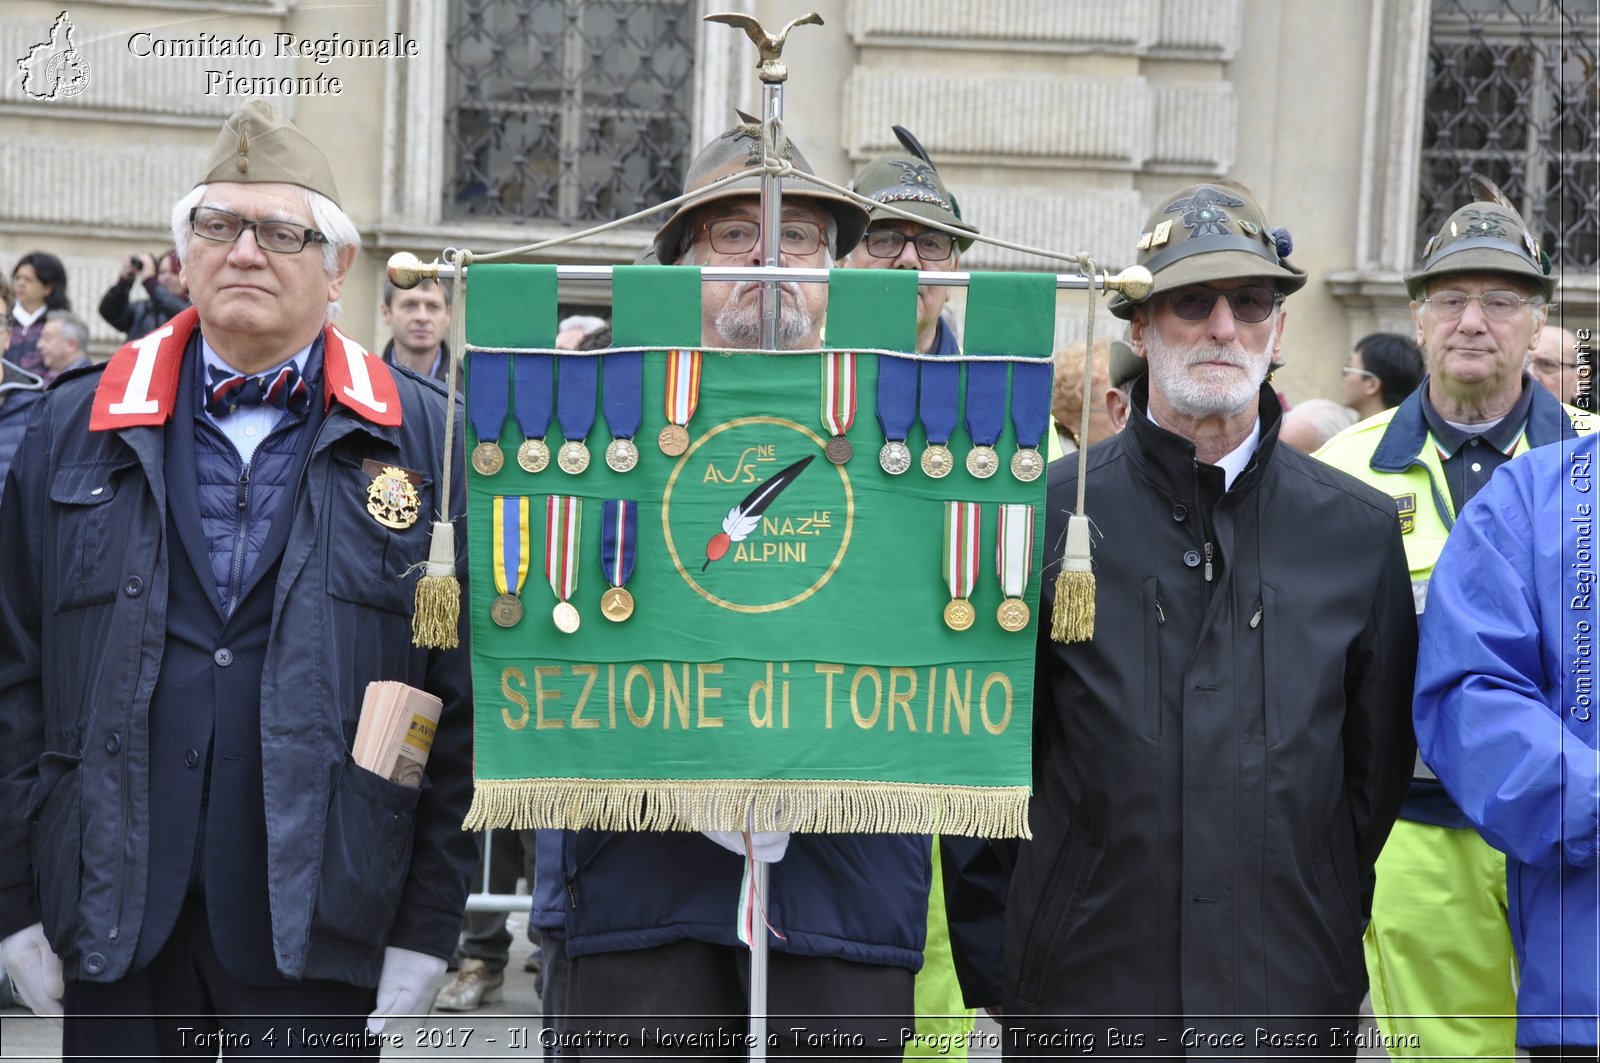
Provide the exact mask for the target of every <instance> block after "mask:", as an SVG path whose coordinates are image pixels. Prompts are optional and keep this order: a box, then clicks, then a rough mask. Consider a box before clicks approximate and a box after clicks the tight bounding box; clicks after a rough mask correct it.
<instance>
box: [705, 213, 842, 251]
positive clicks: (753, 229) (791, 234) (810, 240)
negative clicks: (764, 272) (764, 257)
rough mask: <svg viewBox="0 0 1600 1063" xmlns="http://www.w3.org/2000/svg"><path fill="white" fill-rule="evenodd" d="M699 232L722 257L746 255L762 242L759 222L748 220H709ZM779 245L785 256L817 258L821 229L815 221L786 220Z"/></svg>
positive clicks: (820, 244)
mask: <svg viewBox="0 0 1600 1063" xmlns="http://www.w3.org/2000/svg"><path fill="white" fill-rule="evenodd" d="M699 231H700V232H705V233H707V234H708V235H709V236H710V237H711V249H712V250H713V251H715V252H716V253H717V254H719V255H743V254H746V253H748V252H749V251H751V250H753V249H754V248H755V246H756V244H757V243H758V242H760V240H761V225H760V223H758V222H754V221H750V220H748V219H746V218H719V219H718V220H716V221H708V222H706V223H705V224H704V225H702V226H700V230H699ZM697 235H698V233H697ZM778 243H779V245H780V246H781V247H782V249H783V254H785V255H795V256H803V255H814V254H816V253H817V250H818V249H819V248H821V247H822V226H820V225H818V224H817V223H816V222H814V221H794V220H786V221H784V222H782V223H780V225H779V227H778Z"/></svg>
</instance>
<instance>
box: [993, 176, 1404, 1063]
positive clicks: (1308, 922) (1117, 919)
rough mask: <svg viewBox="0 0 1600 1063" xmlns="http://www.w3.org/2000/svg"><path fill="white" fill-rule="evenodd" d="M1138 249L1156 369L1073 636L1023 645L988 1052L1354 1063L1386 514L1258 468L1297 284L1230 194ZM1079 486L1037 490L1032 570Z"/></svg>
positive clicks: (1391, 591) (1399, 744) (1395, 582)
mask: <svg viewBox="0 0 1600 1063" xmlns="http://www.w3.org/2000/svg"><path fill="white" fill-rule="evenodd" d="M1138 246H1139V249H1140V254H1139V261H1140V262H1141V264H1144V265H1145V266H1146V267H1147V268H1149V269H1150V270H1151V271H1152V273H1153V274H1154V276H1155V287H1154V294H1153V295H1152V297H1151V298H1150V300H1149V301H1148V302H1145V303H1142V304H1139V305H1133V304H1131V303H1128V302H1127V301H1126V300H1123V299H1122V298H1121V297H1120V296H1114V297H1113V299H1112V312H1113V313H1115V314H1117V315H1118V316H1119V317H1122V318H1124V319H1126V320H1128V321H1129V322H1130V328H1131V332H1130V339H1131V344H1132V348H1133V351H1134V353H1135V354H1136V355H1137V356H1138V357H1141V358H1143V359H1144V360H1145V361H1146V362H1147V363H1148V365H1149V373H1148V377H1147V379H1144V380H1140V381H1139V382H1137V383H1136V384H1135V385H1134V390H1133V409H1132V412H1131V415H1130V418H1129V422H1128V426H1127V428H1126V430H1124V431H1123V432H1122V433H1121V434H1119V435H1117V436H1114V437H1113V438H1111V439H1109V440H1106V441H1105V442H1103V443H1100V444H1098V445H1096V446H1095V447H1092V448H1091V449H1090V450H1089V452H1088V458H1087V460H1088V470H1089V477H1090V491H1089V493H1088V497H1089V499H1090V500H1092V511H1091V513H1090V516H1091V517H1092V520H1093V528H1094V533H1093V559H1094V572H1095V576H1096V579H1097V581H1098V588H1097V591H1096V594H1095V607H1096V609H1097V616H1096V618H1095V623H1094V634H1093V637H1092V639H1090V640H1088V641H1080V642H1073V643H1069V644H1062V643H1060V642H1056V641H1052V640H1051V639H1050V637H1049V635H1048V633H1047V632H1048V630H1049V625H1048V624H1046V625H1041V631H1042V632H1044V634H1042V635H1041V642H1040V646H1039V665H1038V676H1039V682H1038V696H1037V702H1036V708H1035V718H1034V798H1033V807H1032V810H1031V823H1032V826H1033V830H1034V839H1033V841H1032V842H1031V843H1025V844H1023V845H1022V846H1021V847H1020V851H1019V853H1018V857H1017V864H1016V868H1015V871H1014V873H1013V877H1012V883H1011V890H1010V895H1009V900H1008V904H1007V911H1006V920H1005V946H1004V948H1005V977H1004V984H1003V989H1002V1004H1003V1006H1004V1010H1005V1022H1004V1025H1005V1027H1006V1046H1005V1047H1006V1052H1007V1054H1008V1055H1009V1056H1030V1055H1049V1054H1052V1053H1061V1052H1063V1051H1069V1052H1071V1051H1081V1050H1083V1049H1084V1048H1085V1047H1086V1046H1089V1045H1092V1046H1093V1051H1095V1052H1096V1053H1104V1052H1107V1051H1109V1052H1112V1053H1118V1052H1128V1053H1134V1054H1139V1055H1162V1054H1169V1053H1170V1054H1181V1053H1184V1052H1205V1053H1210V1054H1229V1055H1244V1056H1263V1055H1265V1056H1284V1055H1294V1054H1317V1055H1332V1056H1340V1055H1346V1056H1353V1055H1354V1054H1355V1051H1356V1047H1357V1046H1356V1041H1355V1022H1356V1019H1355V1016H1356V1011H1357V1008H1358V1006H1359V1005H1360V1002H1361V998H1362V995H1363V993H1364V991H1365V988H1366V979H1365V973H1364V970H1363V967H1362V959H1361V927H1362V919H1363V910H1364V907H1365V904H1366V898H1367V897H1368V896H1369V895H1370V891H1371V887H1372V867H1373V862H1374V860H1376V858H1377V855H1378V851H1379V849H1380V848H1381V847H1382V844H1383V840H1384V837H1385V836H1386V835H1387V834H1388V831H1389V827H1390V825H1391V823H1392V822H1393V820H1394V816H1395V813H1396V811H1397V810H1398V808H1399V804H1400V800H1401V798H1402V797H1403V795H1404V793H1405V785H1406V778H1407V776H1408V775H1409V774H1410V765H1411V758H1412V755H1413V750H1414V743H1413V740H1412V736H1411V726H1410V713H1409V708H1410V693H1411V676H1412V668H1413V663H1414V659H1415V652H1416V625H1415V620H1414V618H1413V616H1412V610H1411V594H1410V586H1409V584H1408V582H1407V578H1406V564H1405V556H1404V553H1403V551H1402V549H1401V544H1400V533H1399V527H1398V525H1397V523H1396V519H1395V510H1394V503H1393V502H1392V501H1391V500H1390V499H1388V498H1387V497H1385V496H1383V495H1381V494H1378V493H1377V492H1375V491H1372V490H1371V489H1369V488H1367V487H1365V486H1363V485H1361V484H1360V483H1358V482H1356V481H1355V480H1353V479H1351V478H1349V477H1347V476H1344V475H1342V474H1340V473H1337V472H1335V471H1334V470H1331V469H1329V468H1327V467H1325V466H1323V465H1322V464H1320V463H1318V462H1316V461H1314V460H1312V459H1311V458H1309V457H1306V456H1305V455H1302V454H1299V453H1297V452H1295V451H1294V450H1292V449H1291V448H1289V447H1286V446H1281V445H1279V443H1278V438H1277V436H1278V428H1279V424H1280V422H1281V420H1282V414H1281V412H1280V406H1279V403H1278V400H1277V395H1276V393H1275V392H1274V391H1273V390H1272V387H1271V386H1270V385H1269V384H1267V383H1265V377H1266V376H1267V372H1268V368H1269V366H1270V365H1271V364H1272V363H1273V362H1274V360H1275V358H1276V355H1277V352H1278V350H1279V347H1280V344H1281V340H1282V332H1283V323H1284V316H1285V315H1284V310H1283V307H1282V300H1283V298H1284V296H1286V295H1288V294H1289V293H1292V292H1294V291H1297V290H1298V289H1299V288H1300V287H1301V286H1302V285H1303V284H1304V283H1305V275H1304V273H1302V272H1301V271H1300V270H1297V269H1295V268H1294V267H1292V266H1290V265H1288V264H1287V262H1285V261H1284V260H1285V259H1286V258H1287V256H1288V253H1289V240H1288V236H1287V234H1285V233H1283V232H1282V231H1281V230H1278V231H1276V232H1274V231H1273V230H1272V229H1271V228H1270V227H1269V226H1268V224H1267V221H1266V219H1265V218H1264V217H1263V214H1262V211H1261V209H1260V208H1259V207H1258V206H1257V205H1256V203H1255V202H1254V201H1253V198H1252V197H1251V195H1250V193H1249V192H1248V191H1247V190H1246V189H1244V188H1243V187H1242V186H1239V185H1235V184H1231V183H1226V184H1219V185H1201V186H1194V187H1190V188H1186V189H1183V190H1182V191H1180V192H1178V193H1177V194H1176V195H1173V196H1171V197H1169V198H1168V199H1167V200H1166V201H1165V202H1163V203H1162V204H1160V206H1158V207H1157V209H1156V211H1155V212H1154V214H1153V216H1152V217H1151V219H1150V222H1149V224H1148V225H1147V227H1146V230H1145V232H1144V233H1143V234H1142V235H1141V237H1140V238H1139V244H1138ZM1078 468H1079V466H1078V462H1077V461H1076V460H1073V459H1068V460H1066V461H1058V462H1056V463H1055V464H1053V465H1052V466H1051V468H1050V482H1049V515H1048V520H1047V525H1046V537H1045V542H1046V544H1047V546H1046V549H1047V550H1058V549H1060V544H1061V543H1062V541H1063V539H1064V537H1065V531H1066V526H1067V518H1068V516H1069V515H1070V512H1071V510H1072V508H1073V505H1074V501H1075V499H1076V496H1077V477H1078ZM1059 564H1060V559H1059V558H1057V559H1056V560H1055V562H1054V563H1052V564H1051V565H1050V566H1049V567H1048V568H1047V570H1046V572H1045V579H1044V587H1045V592H1044V604H1043V611H1042V614H1041V615H1042V616H1050V615H1051V613H1052V610H1053V609H1054V608H1056V607H1057V603H1056V601H1055V595H1054V593H1053V592H1052V586H1053V584H1054V582H1055V581H1054V579H1053V576H1054V575H1055V568H1056V567H1057V566H1058V565H1059Z"/></svg>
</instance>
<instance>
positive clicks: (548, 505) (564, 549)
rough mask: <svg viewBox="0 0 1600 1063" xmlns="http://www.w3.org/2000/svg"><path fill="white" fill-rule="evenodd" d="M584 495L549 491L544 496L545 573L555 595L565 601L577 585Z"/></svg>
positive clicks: (575, 589)
mask: <svg viewBox="0 0 1600 1063" xmlns="http://www.w3.org/2000/svg"><path fill="white" fill-rule="evenodd" d="M582 529H583V499H581V498H579V497H577V496H576V495H551V496H550V497H549V498H546V499H545V500H544V574H545V577H546V578H547V579H549V581H550V589H551V590H553V591H555V592H556V597H557V598H559V599H561V600H562V601H567V600H568V599H570V598H571V597H572V595H573V594H574V593H575V592H576V591H577V589H578V543H579V542H580V539H579V535H580V533H581V532H582Z"/></svg>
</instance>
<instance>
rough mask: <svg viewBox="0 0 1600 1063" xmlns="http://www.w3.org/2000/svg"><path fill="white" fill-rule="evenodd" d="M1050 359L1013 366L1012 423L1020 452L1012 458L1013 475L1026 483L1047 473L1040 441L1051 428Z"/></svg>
mask: <svg viewBox="0 0 1600 1063" xmlns="http://www.w3.org/2000/svg"><path fill="white" fill-rule="evenodd" d="M1051 369H1052V363H1051V360H1050V359H1049V358H1028V359H1024V360H1022V361H1018V362H1014V363H1012V366H1011V424H1012V426H1013V427H1015V428H1016V430H1017V452H1016V453H1015V454H1013V455H1011V475H1012V476H1015V477H1016V478H1017V479H1018V480H1021V481H1022V482H1023V483H1029V482H1031V481H1033V480H1037V479H1038V478H1039V475H1040V474H1041V473H1043V472H1044V465H1045V461H1044V455H1042V454H1040V453H1039V441H1040V440H1042V439H1043V438H1044V432H1045V429H1046V428H1048V427H1049V426H1050V375H1051Z"/></svg>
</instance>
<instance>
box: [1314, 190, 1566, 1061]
mask: <svg viewBox="0 0 1600 1063" xmlns="http://www.w3.org/2000/svg"><path fill="white" fill-rule="evenodd" d="M1478 185H1479V192H1480V195H1481V196H1482V197H1483V198H1481V199H1480V200H1478V201H1477V202H1473V203H1469V204H1467V205H1466V206H1463V207H1461V208H1460V209H1459V210H1457V211H1456V212H1455V213H1453V214H1452V215H1450V217H1449V218H1448V219H1447V220H1446V221H1445V223H1444V226H1443V227H1442V228H1441V229H1440V230H1439V232H1438V233H1437V234H1435V235H1434V236H1433V238H1432V239H1430V240H1429V241H1428V242H1427V244H1426V245H1425V246H1424V248H1423V251H1422V268H1421V269H1419V270H1417V272H1415V273H1413V274H1411V275H1410V276H1408V277H1406V287H1407V289H1408V290H1409V291H1410V293H1411V299H1412V302H1411V313H1412V316H1413V317H1414V318H1415V319H1416V326H1417V342H1418V343H1419V344H1421V345H1422V348H1423V349H1424V350H1425V351H1426V352H1427V364H1428V369H1429V374H1428V376H1426V377H1424V378H1423V381H1422V383H1421V384H1420V385H1419V386H1418V387H1417V390H1416V391H1414V392H1413V393H1412V394H1411V395H1410V397H1409V398H1407V399H1406V400H1405V401H1404V402H1402V403H1401V404H1400V405H1399V406H1396V407H1395V408H1393V409H1391V410H1386V411H1385V412H1383V413H1380V414H1379V415H1377V416H1376V417H1371V418H1368V419H1367V420H1365V421H1362V422H1361V423H1360V424H1357V425H1355V426H1354V427H1352V428H1350V429H1348V430H1347V431H1345V432H1343V433H1341V434H1340V435H1338V436H1336V437H1335V438H1334V439H1332V440H1330V441H1329V443H1328V445H1327V446H1326V447H1324V448H1323V449H1322V450H1320V451H1319V452H1318V454H1317V456H1318V457H1320V458H1322V459H1323V460H1324V461H1326V462H1328V463H1329V464H1331V465H1333V466H1334V467H1336V468H1339V469H1342V470H1344V471H1345V472H1347V473H1350V474H1351V475H1353V476H1356V477H1358V478H1360V479H1362V480H1365V481H1366V482H1367V483H1369V484H1371V485H1372V486H1373V487H1375V488H1377V489H1378V490H1380V491H1382V492H1383V493H1384V494H1386V495H1388V496H1389V497H1390V498H1391V499H1392V500H1393V501H1392V502H1391V504H1392V505H1393V506H1395V507H1396V508H1397V509H1398V511H1399V513H1400V530H1401V531H1402V532H1403V533H1404V534H1403V535H1402V536H1401V538H1402V540H1403V541H1404V543H1405V546H1406V560H1407V561H1408V563H1409V565H1410V569H1411V583H1412V588H1413V594H1414V597H1415V603H1416V611H1417V613H1418V615H1421V614H1422V613H1423V611H1424V608H1425V607H1426V605H1427V596H1428V582H1429V580H1430V578H1431V577H1432V575H1433V566H1434V564H1435V562H1437V561H1438V559H1439V554H1440V551H1441V550H1442V549H1443V548H1444V544H1445V539H1446V537H1447V536H1448V535H1449V534H1450V531H1451V529H1452V528H1453V527H1454V526H1455V522H1456V516H1457V514H1459V513H1460V512H1461V510H1462V508H1463V507H1464V506H1465V505H1466V504H1467V501H1468V500H1469V499H1471V498H1472V497H1473V496H1474V495H1476V494H1477V493H1478V491H1479V490H1481V489H1482V488H1483V487H1484V486H1485V485H1486V484H1487V483H1488V482H1489V478H1490V476H1491V475H1493V473H1494V471H1495V470H1496V469H1497V468H1499V467H1500V466H1501V465H1503V464H1505V463H1506V462H1508V461H1510V460H1511V459H1512V458H1514V457H1516V456H1517V455H1519V454H1524V453H1526V452H1527V451H1528V450H1529V449H1531V448H1533V447H1541V446H1544V445H1546V444H1548V443H1556V442H1559V441H1561V440H1565V439H1571V438H1573V437H1574V436H1575V435H1577V434H1578V433H1579V432H1580V431H1590V430H1592V428H1593V425H1592V424H1588V423H1584V422H1585V421H1592V417H1588V416H1587V415H1585V414H1584V413H1583V411H1581V410H1578V409H1575V408H1573V407H1564V406H1562V405H1561V403H1560V401H1559V400H1558V399H1557V398H1556V397H1555V396H1553V395H1551V394H1550V393H1549V392H1548V391H1546V390H1545V389H1544V388H1542V387H1540V386H1539V385H1538V384H1537V383H1535V382H1534V381H1533V380H1532V379H1531V378H1530V377H1529V376H1528V374H1527V373H1526V372H1525V371H1524V369H1523V365H1524V362H1525V360H1526V358H1527V356H1528V352H1529V351H1531V350H1533V349H1534V347H1535V346H1536V345H1537V343H1538V341H1539V336H1540V333H1541V330H1542V329H1543V328H1544V327H1545V324H1544V322H1545V318H1546V315H1547V314H1548V312H1549V300H1550V298H1551V297H1552V295H1553V294H1554V291H1555V282H1554V280H1553V279H1552V278H1551V276H1550V260H1549V258H1548V257H1547V256H1546V255H1545V254H1544V253H1543V252H1542V251H1541V250H1540V248H1539V245H1538V242H1537V240H1535V238H1534V236H1533V234H1532V232H1531V231H1530V230H1529V228H1528V226H1527V225H1526V224H1525V223H1524V222H1523V220H1522V216H1521V215H1520V214H1519V213H1518V212H1517V210H1516V208H1515V207H1513V206H1511V205H1510V204H1509V203H1507V202H1506V201H1505V199H1504V197H1503V196H1501V194H1500V191H1499V189H1497V188H1494V187H1492V186H1490V185H1489V184H1488V183H1487V182H1484V181H1482V180H1481V179H1479V181H1478ZM1553 531H1554V529H1552V533H1553ZM1472 828H1473V824H1472V823H1471V822H1470V820H1469V819H1468V817H1467V815H1466V813H1465V812H1463V811H1462V808H1461V807H1460V806H1459V805H1458V804H1457V803H1456V802H1455V800H1453V799H1452V797H1451V796H1450V794H1449V793H1448V792H1447V791H1446V789H1445V786H1444V785H1443V784H1442V783H1440V781H1439V779H1438V778H1437V777H1436V776H1435V775H1434V773H1433V771H1432V770H1430V769H1429V767H1428V765H1427V764H1425V763H1423V762H1422V761H1421V760H1420V759H1419V760H1418V761H1417V762H1416V768H1415V774H1414V775H1413V778H1412V782H1411V789H1410V792H1409V794H1408V795H1407V797H1406V802H1405V805H1404V806H1403V807H1402V809H1401V812H1400V822H1398V823H1397V824H1395V828H1394V834H1393V836H1392V837H1391V838H1390V839H1389V844H1388V845H1387V846H1386V847H1385V848H1384V850H1383V858H1382V859H1381V860H1379V862H1378V871H1379V875H1378V891H1377V895H1376V896H1375V897H1374V899H1373V904H1372V922H1371V924H1370V925H1369V926H1368V928H1367V970H1368V972H1369V973H1370V974H1371V976H1372V984H1373V990H1372V1008H1373V1011H1374V1012H1375V1013H1376V1014H1377V1016H1378V1024H1379V1026H1380V1027H1381V1028H1382V1029H1383V1031H1384V1032H1385V1034H1387V1035H1389V1038H1390V1040H1391V1041H1393V1042H1395V1047H1394V1048H1391V1050H1390V1051H1391V1053H1394V1054H1399V1055H1412V1056H1510V1055H1514V1054H1515V1053H1516V1040H1515V1037H1516V1024H1515V1020H1514V1018H1513V1016H1514V1015H1515V1014H1516V985H1517V974H1516V972H1515V970H1514V967H1513V961H1512V955H1513V949H1512V945H1513V935H1512V933H1511V931H1510V930H1509V928H1508V926H1507V923H1506V911H1507V905H1508V898H1507V892H1506V860H1505V856H1504V854H1503V853H1501V852H1499V851H1497V850H1496V849H1493V848H1491V847H1490V846H1489V845H1488V844H1486V843H1485V842H1484V841H1483V839H1482V838H1480V837H1479V836H1478V834H1477V832H1476V831H1474V830H1473V829H1472ZM1549 974H1550V972H1548V971H1541V972H1531V971H1527V970H1524V971H1523V972H1522V975H1521V977H1522V979H1523V980H1524V987H1525V988H1526V984H1527V983H1526V980H1527V979H1528V978H1530V977H1533V978H1542V977H1545V976H1547V975H1549Z"/></svg>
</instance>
